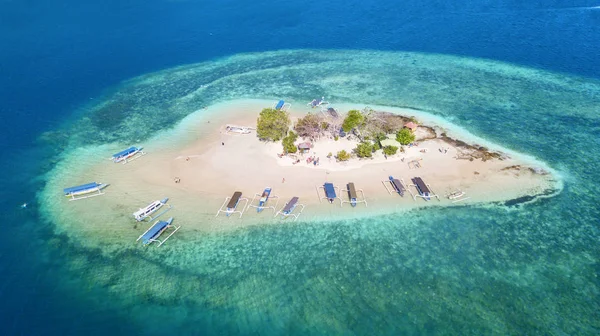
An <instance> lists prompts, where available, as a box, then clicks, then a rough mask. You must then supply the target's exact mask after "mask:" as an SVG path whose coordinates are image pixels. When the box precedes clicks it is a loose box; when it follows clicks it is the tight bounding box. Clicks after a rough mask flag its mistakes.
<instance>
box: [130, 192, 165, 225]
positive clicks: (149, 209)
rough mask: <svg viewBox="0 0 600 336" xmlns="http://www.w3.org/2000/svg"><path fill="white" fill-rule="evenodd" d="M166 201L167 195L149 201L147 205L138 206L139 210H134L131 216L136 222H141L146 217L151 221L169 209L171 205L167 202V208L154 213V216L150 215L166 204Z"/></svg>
mask: <svg viewBox="0 0 600 336" xmlns="http://www.w3.org/2000/svg"><path fill="white" fill-rule="evenodd" d="M168 201H169V198H167V197H165V198H163V199H162V200H160V201H154V202H152V203H150V204H149V205H148V206H146V207H145V208H140V210H138V211H136V212H134V213H133V218H135V220H136V221H138V222H141V221H143V220H144V219H146V218H149V219H150V220H151V221H152V220H155V219H156V218H158V217H160V216H161V215H162V214H164V213H166V212H167V211H169V210H171V205H170V204H169V205H167V209H165V210H163V211H161V212H160V213H158V214H156V215H155V216H154V217H152V216H151V215H152V214H153V213H155V212H156V211H158V210H159V209H160V208H162V207H163V206H164V205H165V204H167V202H168Z"/></svg>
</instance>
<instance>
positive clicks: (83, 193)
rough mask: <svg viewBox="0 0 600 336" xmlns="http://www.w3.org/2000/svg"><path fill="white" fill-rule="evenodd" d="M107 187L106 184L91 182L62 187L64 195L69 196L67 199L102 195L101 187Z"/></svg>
mask: <svg viewBox="0 0 600 336" xmlns="http://www.w3.org/2000/svg"><path fill="white" fill-rule="evenodd" d="M106 187H108V184H104V183H98V182H92V183H87V184H82V185H78V186H75V187H69V188H65V189H63V193H64V194H65V196H66V197H70V198H71V199H70V200H69V201H77V200H80V199H84V198H89V197H94V196H99V195H103V194H104V193H103V192H102V189H104V188H106Z"/></svg>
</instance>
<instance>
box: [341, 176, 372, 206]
mask: <svg viewBox="0 0 600 336" xmlns="http://www.w3.org/2000/svg"><path fill="white" fill-rule="evenodd" d="M346 188H347V189H342V191H346V192H348V199H349V200H348V201H344V200H340V206H343V205H344V203H350V205H352V207H355V206H356V205H357V204H358V203H361V202H364V203H365V206H368V205H367V199H366V198H365V192H364V191H363V190H362V189H356V187H355V186H354V183H353V182H350V183H348V184H346ZM357 191H360V193H361V194H362V200H360V199H359V198H358V193H357Z"/></svg>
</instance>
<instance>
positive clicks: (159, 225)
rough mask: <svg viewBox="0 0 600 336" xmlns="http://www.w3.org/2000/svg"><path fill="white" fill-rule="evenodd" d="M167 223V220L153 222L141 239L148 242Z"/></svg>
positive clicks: (145, 242)
mask: <svg viewBox="0 0 600 336" xmlns="http://www.w3.org/2000/svg"><path fill="white" fill-rule="evenodd" d="M167 225H169V222H168V221H159V222H158V223H156V224H154V226H153V227H151V228H150V230H148V232H146V233H145V234H144V235H143V236H142V238H143V239H144V240H143V242H144V244H149V243H150V239H154V238H156V236H157V235H158V234H159V233H160V231H162V229H164V228H166V227H167Z"/></svg>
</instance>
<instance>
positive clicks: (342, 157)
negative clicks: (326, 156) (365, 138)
mask: <svg viewBox="0 0 600 336" xmlns="http://www.w3.org/2000/svg"><path fill="white" fill-rule="evenodd" d="M336 158H337V159H338V160H339V161H348V160H350V153H348V152H346V151H345V150H343V149H342V150H341V151H339V152H337V155H336Z"/></svg>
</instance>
